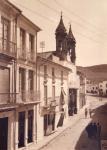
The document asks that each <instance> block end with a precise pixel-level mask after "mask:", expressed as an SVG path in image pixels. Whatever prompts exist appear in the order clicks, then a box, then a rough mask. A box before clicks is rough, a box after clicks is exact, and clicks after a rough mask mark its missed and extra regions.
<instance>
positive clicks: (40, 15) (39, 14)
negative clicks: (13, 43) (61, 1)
mask: <svg viewBox="0 0 107 150" xmlns="http://www.w3.org/2000/svg"><path fill="white" fill-rule="evenodd" d="M12 1H13V2H14V3H15V4H16V5H19V6H21V7H22V8H24V9H26V10H28V11H30V12H31V13H33V14H35V15H38V16H39V17H42V18H44V19H47V20H48V21H50V22H51V23H52V22H53V21H54V22H56V21H55V20H53V19H51V18H49V17H47V16H45V15H42V14H41V13H38V12H37V11H34V10H32V9H30V8H28V7H25V6H24V5H22V4H19V3H17V2H15V1H14V0H12ZM38 2H40V3H41V4H43V5H45V6H46V7H48V8H49V9H52V8H51V7H50V6H48V5H47V4H44V3H43V2H41V1H40V0H39V1H38ZM53 10H54V11H55V12H56V9H53ZM57 12H58V13H59V11H57ZM68 18H69V17H68ZM70 19H71V18H70ZM72 22H73V23H76V24H77V25H79V26H82V25H81V24H79V23H78V22H75V21H74V20H73V21H72ZM78 34H80V35H81V36H83V37H85V38H87V39H89V40H91V41H93V42H96V43H99V44H102V43H101V41H100V42H99V41H97V40H94V39H93V38H91V37H89V36H87V35H84V34H81V33H79V32H78Z"/></svg>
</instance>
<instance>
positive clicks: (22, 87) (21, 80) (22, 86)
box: [19, 68, 25, 92]
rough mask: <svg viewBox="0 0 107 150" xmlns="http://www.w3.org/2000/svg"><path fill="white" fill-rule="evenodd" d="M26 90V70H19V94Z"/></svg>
mask: <svg viewBox="0 0 107 150" xmlns="http://www.w3.org/2000/svg"><path fill="white" fill-rule="evenodd" d="M24 90H25V69H23V68H19V92H21V91H24Z"/></svg>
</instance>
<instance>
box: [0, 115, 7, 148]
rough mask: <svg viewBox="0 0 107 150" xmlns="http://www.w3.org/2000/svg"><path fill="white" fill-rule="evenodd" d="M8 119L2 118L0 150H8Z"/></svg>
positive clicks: (0, 120)
mask: <svg viewBox="0 0 107 150" xmlns="http://www.w3.org/2000/svg"><path fill="white" fill-rule="evenodd" d="M7 143H8V117H5V118H0V150H7V145H8V144H7Z"/></svg>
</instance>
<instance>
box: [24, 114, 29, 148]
mask: <svg viewBox="0 0 107 150" xmlns="http://www.w3.org/2000/svg"><path fill="white" fill-rule="evenodd" d="M27 143H28V111H26V112H25V141H24V144H25V147H26V149H27Z"/></svg>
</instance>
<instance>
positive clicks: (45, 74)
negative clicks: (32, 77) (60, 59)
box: [44, 65, 47, 81]
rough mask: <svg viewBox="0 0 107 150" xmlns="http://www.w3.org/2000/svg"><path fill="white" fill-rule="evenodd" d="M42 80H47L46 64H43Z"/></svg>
mask: <svg viewBox="0 0 107 150" xmlns="http://www.w3.org/2000/svg"><path fill="white" fill-rule="evenodd" d="M44 80H45V81H47V66H46V65H44Z"/></svg>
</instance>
